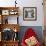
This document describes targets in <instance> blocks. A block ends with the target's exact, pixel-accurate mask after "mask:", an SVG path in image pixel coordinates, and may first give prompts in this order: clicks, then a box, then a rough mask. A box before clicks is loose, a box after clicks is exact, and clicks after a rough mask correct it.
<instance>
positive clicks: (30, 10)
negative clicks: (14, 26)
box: [23, 7, 37, 21]
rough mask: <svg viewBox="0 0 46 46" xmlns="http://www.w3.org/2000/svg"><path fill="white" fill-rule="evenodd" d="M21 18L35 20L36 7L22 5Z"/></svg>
mask: <svg viewBox="0 0 46 46" xmlns="http://www.w3.org/2000/svg"><path fill="white" fill-rule="evenodd" d="M23 20H25V21H36V20H37V8H36V7H24V8H23Z"/></svg>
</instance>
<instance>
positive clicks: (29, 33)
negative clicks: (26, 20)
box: [21, 28, 41, 46]
mask: <svg viewBox="0 0 46 46" xmlns="http://www.w3.org/2000/svg"><path fill="white" fill-rule="evenodd" d="M32 36H34V37H35V38H36V39H37V35H36V33H35V32H34V31H33V29H32V28H28V29H27V31H26V32H25V34H24V37H23V38H22V42H21V46H27V44H26V43H25V40H26V39H28V38H30V37H32ZM37 41H38V39H37ZM35 46H41V44H40V42H39V41H38V42H37V44H36V45H35Z"/></svg>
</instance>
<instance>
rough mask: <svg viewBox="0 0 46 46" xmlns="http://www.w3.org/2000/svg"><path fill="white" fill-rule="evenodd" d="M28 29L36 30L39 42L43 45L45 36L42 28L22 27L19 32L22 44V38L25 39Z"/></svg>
mask: <svg viewBox="0 0 46 46" xmlns="http://www.w3.org/2000/svg"><path fill="white" fill-rule="evenodd" d="M28 28H32V29H33V30H34V32H36V34H37V37H38V39H39V41H40V42H41V43H43V36H42V35H43V34H42V32H43V30H42V26H21V27H20V32H19V39H20V42H21V40H22V38H23V36H24V33H25V31H26V30H27V29H28Z"/></svg>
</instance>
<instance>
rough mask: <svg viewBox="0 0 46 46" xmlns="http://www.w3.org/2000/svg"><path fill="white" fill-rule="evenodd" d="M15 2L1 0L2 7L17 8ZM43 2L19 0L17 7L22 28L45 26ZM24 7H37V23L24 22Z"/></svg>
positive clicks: (40, 0)
mask: <svg viewBox="0 0 46 46" xmlns="http://www.w3.org/2000/svg"><path fill="white" fill-rule="evenodd" d="M14 1H15V0H9V1H8V0H0V6H1V7H4V6H5V7H7V6H8V7H9V6H15V3H14ZM42 2H43V0H33V1H32V0H24V1H23V0H20V1H19V0H17V3H18V4H17V6H18V7H19V15H20V17H19V24H20V26H43V24H44V22H43V20H44V16H43V6H42ZM23 7H37V21H24V20H23Z"/></svg>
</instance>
